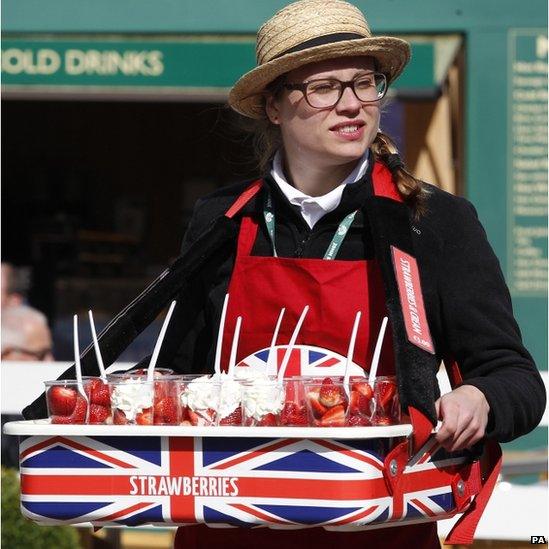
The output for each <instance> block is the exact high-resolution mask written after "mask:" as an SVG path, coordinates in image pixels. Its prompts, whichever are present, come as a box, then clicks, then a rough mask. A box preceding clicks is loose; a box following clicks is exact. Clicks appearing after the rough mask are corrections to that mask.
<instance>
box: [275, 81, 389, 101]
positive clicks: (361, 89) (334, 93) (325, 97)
mask: <svg viewBox="0 0 549 549" xmlns="http://www.w3.org/2000/svg"><path fill="white" fill-rule="evenodd" d="M283 87H284V88H286V89H288V90H299V91H300V92H301V93H303V95H304V97H305V101H307V103H308V104H309V105H310V106H311V107H313V108H314V109H328V108H331V107H334V106H335V105H337V103H338V102H339V100H340V99H341V96H342V95H343V92H344V91H345V89H346V88H351V89H352V90H353V92H354V94H355V96H356V98H357V99H358V100H359V101H360V102H361V103H375V102H376V101H379V100H380V99H383V97H384V96H385V93H386V92H387V78H386V77H385V75H384V74H382V73H380V72H373V73H368V74H364V75H361V76H358V77H357V78H354V79H353V80H346V81H343V80H337V79H336V78H320V79H318V80H309V81H308V82H303V83H301V84H289V83H285V84H283Z"/></svg>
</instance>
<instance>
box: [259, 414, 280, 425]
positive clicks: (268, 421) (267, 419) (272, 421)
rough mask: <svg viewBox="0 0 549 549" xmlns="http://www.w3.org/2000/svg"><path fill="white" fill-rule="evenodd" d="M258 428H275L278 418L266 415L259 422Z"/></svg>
mask: <svg viewBox="0 0 549 549" xmlns="http://www.w3.org/2000/svg"><path fill="white" fill-rule="evenodd" d="M257 426H258V427H275V426H276V416H275V415H274V414H265V415H264V416H263V417H262V418H261V419H260V420H259V421H258V422H257Z"/></svg>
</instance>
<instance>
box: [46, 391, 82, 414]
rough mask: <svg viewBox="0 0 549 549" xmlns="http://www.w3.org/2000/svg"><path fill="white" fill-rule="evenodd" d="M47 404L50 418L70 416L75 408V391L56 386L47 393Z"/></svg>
mask: <svg viewBox="0 0 549 549" xmlns="http://www.w3.org/2000/svg"><path fill="white" fill-rule="evenodd" d="M48 402H49V406H50V414H51V415H52V416H70V415H71V414H72V412H73V410H74V407H75V406H76V391H75V390H74V389H71V388H70V387H63V386H61V385H56V386H54V387H52V388H51V389H50V390H49V391H48Z"/></svg>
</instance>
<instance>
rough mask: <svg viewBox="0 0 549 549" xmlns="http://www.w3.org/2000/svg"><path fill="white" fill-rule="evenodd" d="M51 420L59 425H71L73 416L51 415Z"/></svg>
mask: <svg viewBox="0 0 549 549" xmlns="http://www.w3.org/2000/svg"><path fill="white" fill-rule="evenodd" d="M51 422H52V423H55V424H57V425H70V424H71V423H72V419H71V416H51Z"/></svg>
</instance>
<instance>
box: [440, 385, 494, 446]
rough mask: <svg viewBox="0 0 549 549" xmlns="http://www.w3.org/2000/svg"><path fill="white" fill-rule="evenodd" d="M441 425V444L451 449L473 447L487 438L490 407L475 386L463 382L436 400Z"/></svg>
mask: <svg viewBox="0 0 549 549" xmlns="http://www.w3.org/2000/svg"><path fill="white" fill-rule="evenodd" d="M435 406H436V410H437V415H438V418H439V419H441V420H442V426H441V427H440V429H439V431H438V433H437V434H436V439H437V441H438V442H439V443H440V445H441V446H442V447H443V448H444V449H446V450H448V451H449V452H455V451H457V450H463V449H465V448H471V447H472V446H473V445H474V444H475V443H476V442H478V441H479V440H480V439H481V438H482V437H484V432H485V430H486V425H487V423H488V412H489V411H490V406H489V404H488V402H487V400H486V397H485V396H484V394H483V393H482V391H480V390H479V389H477V388H476V387H474V386H473V385H461V386H460V387H458V388H457V389H454V390H453V391H452V392H450V393H447V394H446V395H443V396H442V397H440V398H439V399H438V400H437V401H436V402H435Z"/></svg>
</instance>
